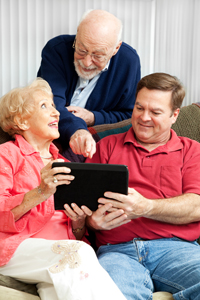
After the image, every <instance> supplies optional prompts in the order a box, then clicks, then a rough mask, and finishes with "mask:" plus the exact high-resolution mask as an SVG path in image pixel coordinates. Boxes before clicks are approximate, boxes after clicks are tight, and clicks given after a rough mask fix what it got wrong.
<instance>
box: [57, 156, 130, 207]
mask: <svg viewBox="0 0 200 300" xmlns="http://www.w3.org/2000/svg"><path fill="white" fill-rule="evenodd" d="M60 166H66V167H68V168H70V169H71V173H70V174H72V175H74V176H75V179H74V180H73V181H72V182H71V183H70V184H69V185H65V184H64V185H60V186H57V190H56V193H55V194H54V202H55V209H56V210H62V209H64V204H66V203H68V204H71V203H76V204H77V205H78V206H79V207H80V206H81V205H86V206H87V207H89V208H90V209H91V210H92V211H95V210H96V209H97V208H98V202H97V200H98V199H99V198H100V197H103V196H104V193H105V192H106V191H110V192H116V193H121V194H126V195H127V194H128V168H127V166H125V165H114V164H94V163H91V164H90V163H77V162H56V163H53V165H52V167H53V168H54V167H60Z"/></svg>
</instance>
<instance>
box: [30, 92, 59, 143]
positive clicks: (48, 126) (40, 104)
mask: <svg viewBox="0 0 200 300" xmlns="http://www.w3.org/2000/svg"><path fill="white" fill-rule="evenodd" d="M34 101H35V110H34V112H33V114H32V115H31V117H30V118H28V120H27V121H26V124H27V126H28V134H29V136H32V137H33V138H35V139H37V140H39V139H45V140H50V141H52V140H54V139H57V138H58V137H59V135H60V134H59V132H58V122H59V115H60V113H59V112H58V111H57V110H56V108H55V105H54V102H53V99H52V97H51V96H49V95H48V94H47V93H45V92H36V93H35V94H34Z"/></svg>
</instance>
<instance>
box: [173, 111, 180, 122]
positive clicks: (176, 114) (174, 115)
mask: <svg viewBox="0 0 200 300" xmlns="http://www.w3.org/2000/svg"><path fill="white" fill-rule="evenodd" d="M179 112H180V108H177V109H175V111H174V112H173V114H172V124H174V123H175V122H176V120H177V118H178V115H179Z"/></svg>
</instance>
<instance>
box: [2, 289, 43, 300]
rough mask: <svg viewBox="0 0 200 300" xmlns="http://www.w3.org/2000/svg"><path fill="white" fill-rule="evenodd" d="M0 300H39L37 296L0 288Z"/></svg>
mask: <svg viewBox="0 0 200 300" xmlns="http://www.w3.org/2000/svg"><path fill="white" fill-rule="evenodd" d="M0 300H40V298H39V297H38V296H35V295H32V294H28V293H25V292H22V291H18V290H14V289H11V288H8V287H5V286H0Z"/></svg>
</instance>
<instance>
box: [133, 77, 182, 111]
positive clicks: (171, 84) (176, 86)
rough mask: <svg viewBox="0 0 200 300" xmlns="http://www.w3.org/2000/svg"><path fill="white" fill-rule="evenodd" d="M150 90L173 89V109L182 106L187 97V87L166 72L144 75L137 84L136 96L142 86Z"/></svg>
mask: <svg viewBox="0 0 200 300" xmlns="http://www.w3.org/2000/svg"><path fill="white" fill-rule="evenodd" d="M144 87H145V88H147V89H148V90H160V91H171V92H172V98H171V106H172V111H175V110H176V109H177V108H180V107H181V104H182V102H183V99H184V97H185V89H184V87H183V85H182V84H181V82H180V80H179V79H178V78H177V77H175V76H171V75H169V74H166V73H153V74H150V75H147V76H145V77H143V78H142V79H141V80H140V81H139V82H138V85H137V90H136V97H137V94H138V93H139V91H140V90H141V89H142V88H144Z"/></svg>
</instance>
